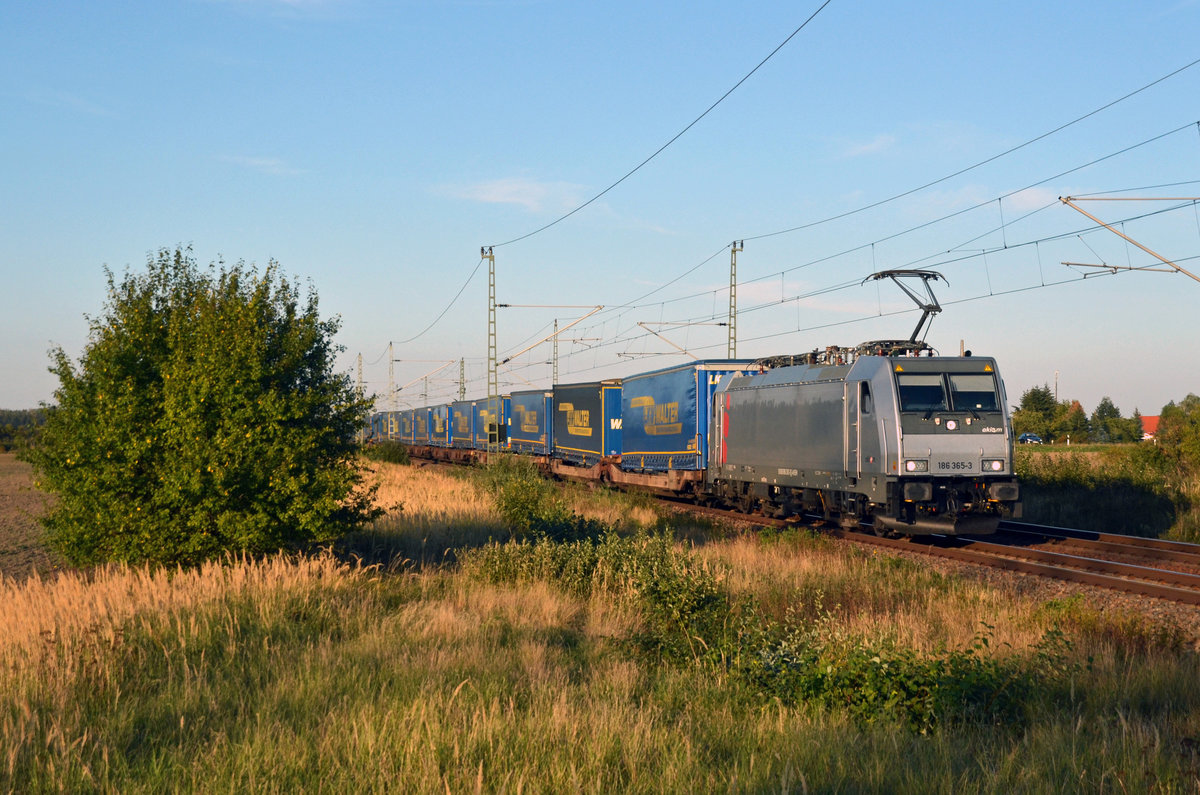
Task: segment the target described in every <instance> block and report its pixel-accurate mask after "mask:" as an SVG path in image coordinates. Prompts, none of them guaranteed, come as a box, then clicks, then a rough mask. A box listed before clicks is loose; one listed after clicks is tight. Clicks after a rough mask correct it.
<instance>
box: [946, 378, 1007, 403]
mask: <svg viewBox="0 0 1200 795" xmlns="http://www.w3.org/2000/svg"><path fill="white" fill-rule="evenodd" d="M950 399H951V401H952V402H953V404H954V408H955V410H957V411H999V410H1000V401H999V399H998V398H997V396H996V379H994V378H992V376H991V374H990V373H980V374H978V375H975V374H969V373H951V374H950Z"/></svg>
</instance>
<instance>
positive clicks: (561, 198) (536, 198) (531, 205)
mask: <svg viewBox="0 0 1200 795" xmlns="http://www.w3.org/2000/svg"><path fill="white" fill-rule="evenodd" d="M439 192H441V193H443V194H445V195H447V196H452V197H454V198H457V199H466V200H468V201H474V202H481V203H483V204H516V205H518V206H520V207H524V208H525V209H526V210H528V211H529V212H532V213H540V212H546V211H548V212H566V211H568V210H571V209H573V208H574V207H576V206H578V204H579V202H580V199H579V197H580V195H581V188H580V186H579V185H573V184H571V183H569V182H538V181H537V180H532V179H528V178H525V177H510V178H506V179H494V180H488V181H485V182H476V183H474V184H471V185H451V186H445V187H443V188H441V189H439Z"/></svg>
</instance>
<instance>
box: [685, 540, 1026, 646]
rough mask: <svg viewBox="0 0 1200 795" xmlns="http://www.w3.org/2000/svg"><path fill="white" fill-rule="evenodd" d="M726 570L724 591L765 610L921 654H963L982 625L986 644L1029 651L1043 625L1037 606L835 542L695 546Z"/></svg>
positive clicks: (927, 569) (973, 583)
mask: <svg viewBox="0 0 1200 795" xmlns="http://www.w3.org/2000/svg"><path fill="white" fill-rule="evenodd" d="M697 554H700V555H702V556H704V557H706V558H708V559H711V560H713V561H719V562H721V563H722V564H724V565H725V566H726V567H727V568H728V570H729V575H728V581H727V582H728V585H729V587H730V588H731V589H732V590H733V591H734V592H735V593H743V594H750V595H752V596H754V597H755V599H756V600H757V601H758V602H759V604H761V605H763V606H764V607H765V608H766V609H767V610H768V612H771V613H773V614H774V615H775V616H776V617H777V618H783V619H786V618H787V615H788V613H789V611H790V612H791V613H793V614H796V613H798V614H799V615H800V616H802V617H809V618H815V617H817V615H819V614H820V613H823V612H829V613H831V614H833V615H834V616H836V617H837V620H838V622H839V624H840V625H841V626H843V627H844V628H845V629H846V631H848V632H850V633H853V634H858V635H862V636H863V637H866V638H872V639H880V640H887V641H894V642H895V643H897V644H899V645H902V646H906V647H909V648H913V649H916V650H918V651H921V652H933V651H935V650H937V649H939V648H947V647H949V648H963V647H966V646H968V645H970V644H971V642H972V641H973V639H974V638H975V636H976V635H977V634H978V633H979V632H980V631H981V629H983V624H984V622H986V623H987V624H988V625H991V626H992V627H993V629H992V630H990V631H989V632H990V635H991V642H992V643H993V644H994V645H999V646H1001V647H1003V648H1011V649H1014V650H1026V649H1028V648H1029V647H1030V646H1032V645H1033V644H1035V643H1037V641H1038V640H1039V639H1040V638H1041V636H1042V635H1043V633H1044V630H1045V627H1044V626H1042V625H1041V624H1042V622H1039V621H1035V620H1034V617H1033V616H1034V612H1035V610H1036V605H1034V604H1032V603H1030V602H1028V601H1025V600H1014V599H1013V598H1012V596H1011V594H1008V593H1005V592H1002V591H1000V590H998V589H996V588H994V587H990V586H987V585H984V584H982V583H978V582H974V581H971V580H966V579H960V578H955V577H947V576H943V575H940V574H938V573H936V572H935V571H932V570H930V569H929V568H926V567H920V566H917V565H916V564H912V563H909V562H908V561H903V560H897V559H895V558H892V557H890V556H887V555H886V554H880V553H878V552H874V551H872V552H865V553H864V552H861V551H859V550H857V549H855V548H848V547H847V546H845V545H837V544H833V543H822V542H819V541H818V542H815V543H808V544H804V545H801V546H797V545H795V544H786V543H779V544H763V543H761V541H759V540H758V539H757V538H756V537H754V536H742V537H740V538H737V539H733V540H729V541H724V542H720V543H713V544H708V545H705V546H703V547H700V548H698V550H697Z"/></svg>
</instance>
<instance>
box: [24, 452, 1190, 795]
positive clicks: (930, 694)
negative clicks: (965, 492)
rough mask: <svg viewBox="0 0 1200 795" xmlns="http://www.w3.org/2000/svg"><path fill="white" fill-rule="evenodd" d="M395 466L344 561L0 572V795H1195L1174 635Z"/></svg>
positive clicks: (1068, 606) (1070, 604)
mask: <svg viewBox="0 0 1200 795" xmlns="http://www.w3.org/2000/svg"><path fill="white" fill-rule="evenodd" d="M379 471H380V476H381V478H382V483H383V486H382V489H381V498H382V499H383V500H384V502H385V504H389V505H392V506H401V504H402V507H398V509H397V510H394V511H393V512H392V513H391V514H390V515H389V516H387V517H386V518H384V519H382V520H380V521H379V522H378V523H377V525H376V527H375V528H374V529H373V530H372V531H371V532H367V533H363V534H361V535H360V536H358V537H356V538H353V539H348V540H347V543H346V545H345V548H344V549H343V551H342V556H341V557H338V556H336V555H334V554H330V553H326V554H321V555H317V556H314V557H310V558H304V559H282V558H281V559H270V560H262V561H233V562H229V563H227V564H226V565H212V566H206V567H203V568H200V569H196V570H191V571H183V572H167V571H160V572H148V571H145V570H136V569H135V570H129V569H111V570H106V571H102V572H97V573H95V574H94V575H93V576H90V577H84V576H82V575H67V576H64V577H62V578H60V579H58V580H57V581H55V582H52V583H51V582H44V581H40V580H36V579H34V580H30V581H27V582H24V583H16V582H14V581H5V582H3V583H0V605H2V607H0V692H2V693H3V701H2V707H0V791H3V790H15V791H43V790H69V791H86V790H112V791H121V792H138V791H154V792H158V791H164V790H177V789H182V790H193V791H204V792H211V791H246V790H252V791H293V790H296V789H304V790H312V791H316V790H329V791H346V790H348V791H372V790H376V791H415V792H435V791H436V792H445V791H453V792H459V791H591V792H608V791H645V792H660V791H671V792H696V791H724V790H731V791H768V790H769V791H780V790H781V789H782V790H785V791H806V790H807V791H815V792H823V791H839V790H840V791H864V790H867V791H908V792H922V793H924V792H937V791H943V792H951V791H952V792H974V791H980V792H1005V793H1008V792H1022V791H1024V792H1048V791H1083V792H1103V791H1111V792H1125V791H1182V790H1185V789H1186V790H1188V791H1191V790H1194V789H1195V787H1196V784H1197V763H1198V761H1200V760H1198V758H1197V756H1196V753H1197V746H1198V745H1200V743H1198V742H1197V740H1196V738H1198V737H1200V676H1198V674H1200V665H1197V659H1196V657H1195V655H1194V653H1192V652H1190V651H1188V650H1185V649H1184V648H1182V646H1183V645H1184V644H1183V641H1182V638H1181V636H1180V633H1179V632H1178V631H1177V630H1175V629H1173V628H1172V627H1171V626H1162V625H1153V624H1150V623H1148V622H1147V621H1145V620H1144V619H1142V618H1140V617H1136V616H1131V615H1120V614H1108V613H1100V612H1098V611H1096V610H1094V609H1092V608H1090V607H1088V606H1087V605H1086V604H1085V603H1083V602H1082V601H1078V600H1063V601H1057V602H1049V603H1039V602H1035V601H1031V600H1028V599H1025V598H1023V597H1022V596H1021V595H1020V594H1019V593H1016V592H1013V591H1007V590H998V589H997V588H996V587H993V586H989V585H986V584H983V583H981V582H976V581H973V580H968V579H960V578H956V577H950V576H945V575H941V574H938V573H937V572H934V571H932V570H930V569H929V568H927V567H925V566H919V565H914V564H911V563H909V562H907V561H903V560H896V559H890V558H887V557H883V556H879V555H873V554H869V553H863V552H860V551H857V550H853V549H848V548H845V547H843V546H841V545H837V544H834V543H832V542H829V541H827V540H824V539H821V538H818V537H814V536H809V535H806V534H795V533H787V534H783V535H779V534H768V535H750V536H742V535H736V534H730V533H728V532H724V531H721V530H719V529H715V528H710V527H703V526H699V527H694V526H693V527H687V528H681V531H682V534H684V535H687V536H688V537H689V538H690V539H692V541H691V542H690V543H688V544H680V543H677V542H674V541H672V540H670V538H668V537H667V536H666V535H663V534H661V533H655V532H653V531H652V530H651V531H648V530H647V529H646V528H648V527H653V526H654V525H656V524H659V522H660V520H658V518H657V517H656V515H655V513H654V511H653V509H652V508H650V507H649V505H648V504H647V503H645V502H644V501H639V500H627V499H625V498H622V497H620V496H613V495H611V494H610V493H608V492H603V491H600V492H588V491H585V490H569V492H568V497H567V498H566V500H567V502H566V506H567V507H566V508H564V505H563V504H562V503H558V502H556V498H555V497H554V495H553V494H551V493H549V492H548V491H547V490H545V489H544V488H543V487H542V486H540V485H537V484H536V483H534V482H533V481H531V480H528V479H526V478H523V477H522V476H521V475H520V473H507V474H505V473H501V474H495V473H493V474H490V475H489V474H486V473H473V474H469V475H463V474H461V473H452V472H446V471H444V470H437V469H433V468H426V469H415V468H411V467H404V466H395V465H389V464H383V465H380V466H379ZM573 511H578V512H583V513H586V514H587V515H588V516H589V517H591V518H592V519H593V521H591V522H587V521H581V520H578V519H576V518H575V517H573V516H572V512H573ZM522 516H524V517H525V518H524V519H522V518H521V517H522ZM529 517H532V518H529ZM514 518H515V519H516V521H515V522H514ZM514 524H516V525H517V526H519V528H520V531H521V533H522V534H523V535H524V539H523V540H518V541H508V542H506V543H490V542H489V539H507V538H508V537H509V535H510V534H509V530H508V528H509V527H511V526H513V525H514ZM606 524H607V525H610V526H611V527H609V528H605V527H604V525H606ZM639 527H641V528H642V529H641V532H639V531H638V528H639ZM614 528H619V529H620V530H621V532H620V533H617V532H614ZM555 538H558V539H562V540H554V539H555ZM353 555H359V556H361V557H362V558H364V559H366V560H370V561H382V560H385V559H390V560H392V562H391V563H390V564H389V565H378V566H363V565H359V564H356V563H354V562H346V561H347V559H350V560H351V561H352V560H353ZM395 555H398V556H399V557H397V558H394V559H393V557H392V556H395Z"/></svg>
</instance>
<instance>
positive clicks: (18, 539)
mask: <svg viewBox="0 0 1200 795" xmlns="http://www.w3.org/2000/svg"><path fill="white" fill-rule="evenodd" d="M46 500H47V497H46V495H45V494H43V493H42V492H40V491H38V490H36V489H35V488H34V487H33V472H32V470H31V469H30V468H29V464H26V463H25V462H24V461H18V460H17V457H16V455H15V454H14V453H0V574H2V575H4V576H7V577H15V578H18V579H23V578H25V577H28V576H29V574H30V573H31V572H33V571H34V570H36V571H39V572H42V573H46V572H49V571H53V570H54V569H55V568H56V566H61V565H62V563H61V561H60V560H59V559H58V557H57V556H55V555H53V554H52V553H51V552H50V551H49V550H48V549H46V546H45V544H44V543H42V527H41V525H39V524H38V522H37V517H38V516H39V515H40V514H41V513H42V512H43V511H44V510H45V507H46Z"/></svg>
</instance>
